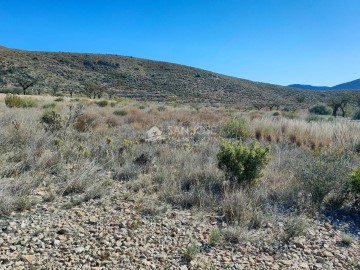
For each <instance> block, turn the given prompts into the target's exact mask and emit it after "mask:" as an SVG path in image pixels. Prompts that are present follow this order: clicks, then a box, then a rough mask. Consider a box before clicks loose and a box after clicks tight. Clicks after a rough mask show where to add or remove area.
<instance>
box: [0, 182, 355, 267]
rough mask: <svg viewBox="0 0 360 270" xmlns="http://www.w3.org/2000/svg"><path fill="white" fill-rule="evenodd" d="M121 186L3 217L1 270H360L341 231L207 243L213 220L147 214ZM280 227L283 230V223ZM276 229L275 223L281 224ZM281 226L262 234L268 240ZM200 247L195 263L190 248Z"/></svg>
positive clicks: (315, 227) (321, 226)
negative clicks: (277, 241) (285, 239)
mask: <svg viewBox="0 0 360 270" xmlns="http://www.w3.org/2000/svg"><path fill="white" fill-rule="evenodd" d="M128 197H129V196H128V194H127V191H126V189H125V188H124V187H123V185H122V184H121V183H118V182H117V183H115V184H114V187H113V188H112V190H111V192H110V194H109V195H108V196H106V197H105V198H103V199H101V200H98V201H89V202H84V203H82V204H80V205H77V206H74V207H72V208H70V209H66V208H64V205H65V204H66V203H68V202H69V198H63V199H62V200H61V201H60V202H59V201H58V200H57V201H54V202H51V203H44V204H38V205H37V206H35V207H33V209H32V210H30V211H26V212H22V213H13V214H12V215H11V216H10V217H7V218H1V219H0V225H1V229H2V231H1V235H0V268H1V269H360V264H359V260H360V246H359V240H354V242H353V243H352V245H351V246H350V247H345V246H342V245H340V244H339V243H340V242H341V239H342V238H341V232H340V231H336V230H335V229H334V228H333V227H332V226H331V225H330V224H328V223H320V222H317V221H313V223H312V225H311V228H310V229H309V230H308V234H307V237H306V238H305V237H298V238H295V239H294V240H292V242H291V243H289V245H287V246H286V247H285V248H284V247H282V248H274V247H273V246H272V245H271V244H269V245H266V244H264V242H261V243H260V242H259V243H258V244H257V243H256V242H255V243H254V242H251V243H250V242H244V243H239V244H231V243H226V242H221V243H219V244H218V245H216V246H215V247H211V246H210V245H209V234H210V231H211V229H212V228H214V226H216V220H215V218H214V217H212V216H210V215H197V214H193V213H192V212H190V211H180V210H174V209H172V210H168V211H167V212H166V213H164V214H161V215H159V216H141V215H140V214H139V210H138V206H137V204H136V203H135V202H134V201H131V200H129V199H127V198H128ZM280 225H281V224H280ZM276 226H277V225H276ZM276 226H275V225H270V224H268V226H267V227H266V228H263V229H261V230H259V233H260V235H261V233H263V236H264V239H265V238H266V237H269V238H271V237H270V236H273V234H275V227H276ZM191 243H193V245H195V246H198V247H199V251H200V252H199V254H197V255H196V256H194V259H193V260H191V261H190V262H188V261H186V260H185V259H184V256H183V255H184V252H185V251H186V250H187V247H188V246H189V244H191Z"/></svg>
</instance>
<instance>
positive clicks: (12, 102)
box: [5, 94, 36, 108]
mask: <svg viewBox="0 0 360 270" xmlns="http://www.w3.org/2000/svg"><path fill="white" fill-rule="evenodd" d="M5 105H6V106H7V107H9V108H29V107H35V106H36V102H35V101H34V100H33V99H31V98H28V97H20V96H18V95H13V94H7V95H6V97H5Z"/></svg>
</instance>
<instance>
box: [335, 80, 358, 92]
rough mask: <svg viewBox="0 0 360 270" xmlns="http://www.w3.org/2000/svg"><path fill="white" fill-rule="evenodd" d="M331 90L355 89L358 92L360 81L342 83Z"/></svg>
mask: <svg viewBox="0 0 360 270" xmlns="http://www.w3.org/2000/svg"><path fill="white" fill-rule="evenodd" d="M332 89H352V90H353V89H356V90H360V79H357V80H354V81H351V82H347V83H342V84H338V85H335V86H333V87H332Z"/></svg>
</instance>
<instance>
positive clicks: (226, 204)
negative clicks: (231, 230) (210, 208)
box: [221, 189, 264, 228]
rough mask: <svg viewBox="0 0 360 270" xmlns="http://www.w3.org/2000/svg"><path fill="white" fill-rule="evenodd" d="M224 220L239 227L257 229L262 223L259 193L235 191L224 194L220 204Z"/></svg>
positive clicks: (254, 191)
mask: <svg viewBox="0 0 360 270" xmlns="http://www.w3.org/2000/svg"><path fill="white" fill-rule="evenodd" d="M221 208H222V212H223V214H224V217H225V220H226V221H227V222H228V223H230V224H237V225H239V226H241V227H247V228H259V227H260V226H261V224H262V222H263V215H264V214H263V212H262V209H261V200H260V193H259V192H258V191H256V190H243V189H241V190H237V191H232V192H227V193H225V196H224V199H223V201H222V202H221Z"/></svg>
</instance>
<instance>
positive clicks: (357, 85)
mask: <svg viewBox="0 0 360 270" xmlns="http://www.w3.org/2000/svg"><path fill="white" fill-rule="evenodd" d="M288 87H292V88H297V89H303V90H360V79H356V80H353V81H350V82H345V83H341V84H337V85H335V86H314V85H306V84H290V85H288Z"/></svg>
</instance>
